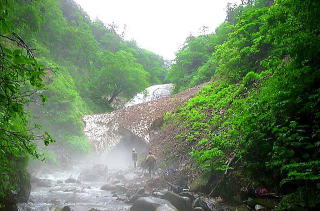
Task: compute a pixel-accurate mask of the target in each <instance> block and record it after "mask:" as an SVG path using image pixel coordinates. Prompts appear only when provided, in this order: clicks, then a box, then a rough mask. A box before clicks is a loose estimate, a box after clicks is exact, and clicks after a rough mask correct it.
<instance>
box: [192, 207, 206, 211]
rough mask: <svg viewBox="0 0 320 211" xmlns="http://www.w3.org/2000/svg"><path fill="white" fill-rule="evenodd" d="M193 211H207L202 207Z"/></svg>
mask: <svg viewBox="0 0 320 211" xmlns="http://www.w3.org/2000/svg"><path fill="white" fill-rule="evenodd" d="M193 211H205V210H204V209H203V208H202V207H195V208H193Z"/></svg>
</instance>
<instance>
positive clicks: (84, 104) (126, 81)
mask: <svg viewBox="0 0 320 211" xmlns="http://www.w3.org/2000/svg"><path fill="white" fill-rule="evenodd" d="M11 8H12V10H10V11H9V12H8V13H9V16H10V20H11V21H12V23H13V24H15V26H19V27H15V30H16V33H17V34H19V35H21V36H22V38H23V39H24V40H25V41H26V42H27V44H28V45H29V46H30V47H32V48H34V49H35V50H34V53H35V56H36V58H37V59H38V61H39V63H41V64H43V65H44V66H45V67H46V72H47V75H46V78H45V83H46V85H47V87H46V89H45V90H43V92H42V94H44V95H45V96H46V97H47V98H48V103H45V104H44V106H43V105H36V104H31V105H30V109H31V110H32V113H33V114H36V118H37V117H38V119H36V120H35V121H36V122H37V123H40V124H41V125H42V126H43V128H44V129H46V130H47V131H48V132H49V133H50V134H52V135H53V136H54V137H55V138H56V140H57V141H62V142H67V143H68V144H67V146H68V145H70V146H71V147H72V148H75V149H77V148H78V149H82V150H88V143H87V141H86V140H85V138H84V136H83V132H82V127H83V123H82V120H81V116H82V115H83V114H88V113H92V112H95V113H97V112H106V111H110V110H112V106H111V105H112V103H113V101H114V100H115V99H116V98H117V97H122V98H126V99H128V98H130V97H132V96H133V95H134V94H135V93H137V92H139V91H141V90H142V89H144V88H145V87H147V86H149V85H150V84H156V83H160V82H161V81H163V79H164V77H165V68H164V60H163V59H162V58H161V57H160V56H157V55H155V54H153V53H152V52H149V51H147V50H144V49H140V48H139V47H138V46H137V45H136V44H135V42H134V41H124V40H123V38H122V37H121V35H119V34H117V32H116V28H117V26H116V25H114V24H113V25H109V26H105V25H104V24H103V23H102V22H101V21H99V20H96V21H91V20H90V19H89V17H88V15H87V14H86V13H85V12H84V11H83V10H82V9H81V8H80V7H79V6H78V5H77V4H76V3H74V2H73V1H72V0H45V1H30V2H29V1H28V2H26V1H23V0H21V1H14V2H13V3H12V5H11Z"/></svg>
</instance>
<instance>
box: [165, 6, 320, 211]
mask: <svg viewBox="0 0 320 211" xmlns="http://www.w3.org/2000/svg"><path fill="white" fill-rule="evenodd" d="M319 15H320V2H319V1H313V0H277V1H270V0H256V1H244V2H243V4H241V5H240V6H233V5H229V7H228V15H227V18H226V21H225V22H224V23H223V24H222V25H220V26H219V27H218V28H217V30H216V32H215V33H214V34H209V35H201V36H198V37H192V36H190V37H189V38H188V39H187V40H186V43H185V45H184V47H183V48H182V49H181V50H180V51H179V52H178V53H177V57H176V59H175V63H174V64H173V66H172V67H171V69H170V71H169V73H168V78H169V79H170V80H171V81H173V82H174V83H175V84H176V90H177V91H180V90H184V89H186V88H189V87H192V86H194V85H197V84H200V83H203V82H206V81H211V83H210V84H209V85H207V86H205V87H204V88H203V89H202V91H201V92H200V93H199V94H198V96H196V97H194V98H193V99H191V100H190V101H189V102H188V103H187V104H186V105H185V106H184V107H183V108H181V109H178V111H177V112H174V113H171V114H168V115H167V116H166V117H165V118H166V120H167V122H169V123H170V122H175V124H176V127H179V128H180V130H178V131H180V132H179V133H177V134H175V137H176V138H175V142H178V143H179V142H188V143H187V144H188V145H189V146H190V145H191V146H190V150H191V152H190V155H191V157H192V158H193V159H194V160H195V161H196V162H197V164H198V165H196V168H198V167H200V168H202V169H203V170H204V172H207V174H209V175H217V174H220V175H223V174H224V173H227V174H228V175H229V180H230V181H232V183H237V182H239V179H241V181H240V183H241V185H240V186H242V187H245V186H248V185H249V184H251V185H253V186H264V187H268V188H270V189H272V190H273V191H275V192H281V193H282V194H284V195H285V196H284V197H283V199H282V201H281V203H280V205H279V209H298V208H300V209H302V207H304V208H309V209H311V208H312V207H313V208H314V207H316V206H319V205H320V198H319V196H320V193H319V179H320V160H319V158H320V154H319V153H320V148H319V147H320V142H319V140H320V139H319V138H320V128H319V125H320V119H319V117H320V116H319V114H320V113H319V112H320V110H319V109H320V101H319V100H320V69H319V68H320V63H319V56H320V50H319V49H320V25H319V23H318V19H317V17H319ZM170 149H172V147H168V150H170ZM165 153H168V151H166V152H165ZM232 177H234V178H233V179H231V178H232ZM230 181H229V183H230ZM224 182H225V183H228V182H226V181H224ZM210 185H211V188H212V189H214V190H215V191H218V192H219V191H220V194H221V192H223V191H226V189H229V191H231V190H230V189H231V188H230V186H229V187H228V186H227V187H225V189H223V188H221V187H219V185H215V184H210ZM220 186H221V185H220ZM219 188H220V189H219ZM212 189H211V190H212ZM228 194H230V192H229V193H228Z"/></svg>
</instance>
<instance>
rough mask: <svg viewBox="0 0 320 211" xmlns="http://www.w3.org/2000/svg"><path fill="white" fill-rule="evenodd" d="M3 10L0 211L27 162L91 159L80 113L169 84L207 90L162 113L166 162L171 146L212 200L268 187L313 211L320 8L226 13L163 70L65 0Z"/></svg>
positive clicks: (282, 2)
mask: <svg viewBox="0 0 320 211" xmlns="http://www.w3.org/2000/svg"><path fill="white" fill-rule="evenodd" d="M0 2H1V4H0V14H1V15H0V55H1V58H0V59H1V60H0V70H1V72H0V147H1V148H0V162H1V165H0V205H1V204H3V203H5V202H6V200H7V199H8V197H9V195H10V194H11V190H15V192H16V193H17V195H19V194H20V192H23V191H24V190H25V188H23V187H22V186H23V185H24V184H27V183H28V182H26V180H28V176H27V171H26V166H27V163H28V160H29V159H30V158H31V157H33V158H37V159H40V160H41V159H46V160H48V161H49V162H53V163H54V162H59V161H66V160H69V159H70V157H68V156H74V154H79V155H81V154H83V153H85V152H88V151H89V150H90V144H89V143H88V140H87V138H86V137H85V136H84V133H83V124H84V123H83V121H82V119H81V118H82V116H83V115H85V114H93V113H102V112H109V111H112V110H113V109H115V107H116V106H115V105H117V104H119V102H121V101H125V100H126V99H129V98H130V97H132V96H133V95H134V94H136V93H137V92H139V91H141V90H143V89H144V88H146V87H147V86H149V85H152V84H160V83H164V82H165V81H166V82H172V83H174V85H175V92H180V91H183V90H186V89H188V88H191V87H194V86H196V85H200V84H203V83H205V82H208V85H205V86H204V87H203V88H202V90H201V91H200V92H199V93H198V94H197V95H196V96H195V97H193V98H191V99H190V100H189V101H188V102H187V103H185V104H184V105H183V106H181V107H180V108H178V109H177V110H176V111H173V112H170V113H167V114H166V115H165V116H164V125H163V126H162V130H166V128H170V127H172V125H173V127H174V128H177V129H175V130H173V131H172V133H173V134H170V137H171V139H169V138H168V141H167V143H166V144H167V145H163V146H162V152H161V153H162V154H163V156H162V157H163V158H164V160H163V162H164V164H163V165H167V164H172V163H173V162H174V161H176V160H177V159H176V157H175V156H173V157H172V155H175V154H177V153H178V152H177V148H176V147H173V146H178V147H180V148H183V149H181V151H182V152H183V153H184V154H185V155H186V156H187V157H188V158H190V160H192V162H191V165H186V166H185V168H186V170H188V171H195V172H200V174H201V175H202V176H203V175H205V177H206V178H207V183H206V184H205V186H206V190H205V191H206V192H207V193H208V194H210V195H211V196H222V197H224V198H232V199H230V200H231V201H237V199H236V197H233V196H235V195H236V193H235V192H237V191H240V189H241V188H243V187H247V188H250V187H266V188H267V189H268V190H270V192H274V193H276V194H277V195H280V196H281V199H280V200H279V204H278V205H277V209H279V210H297V209H298V210H299V209H300V210H311V209H316V208H319V207H320V187H319V182H320V159H319V158H320V62H319V57H320V25H319V21H318V18H319V17H320V2H319V1H317V0H243V1H242V3H241V4H240V5H233V4H229V5H228V8H227V17H226V20H225V22H224V23H222V24H221V25H220V26H219V27H218V28H217V29H216V30H215V32H214V33H212V34H202V35H199V36H192V35H191V36H189V37H188V38H187V39H186V41H185V43H184V45H183V46H182V47H181V49H180V50H179V51H178V52H177V54H176V58H175V59H174V61H173V63H172V65H171V66H170V67H167V64H168V63H167V61H165V60H164V59H163V58H162V57H161V56H158V55H156V54H154V53H152V52H150V51H148V50H145V49H141V48H139V47H138V45H137V44H136V43H135V41H125V40H124V38H123V36H122V35H121V33H119V32H118V31H117V26H116V25H114V24H111V25H105V24H104V23H102V22H101V21H99V20H95V21H92V20H90V18H89V17H88V15H87V14H86V13H85V12H84V11H83V10H82V9H81V8H80V7H79V6H78V5H77V4H75V3H74V2H73V1H72V0H41V1H40V0H39V1H26V0H0ZM172 137H174V138H172ZM52 142H56V143H52ZM51 143H52V144H51ZM47 145H51V149H53V150H51V152H50V153H49V152H48V151H46V150H45V149H46V148H44V147H42V146H47ZM58 150H59V153H55V151H58ZM69 152H72V153H73V154H72V155H70V153H69ZM161 162H162V161H161ZM165 162H166V163H165ZM234 186H237V187H236V188H235V187H234ZM22 195H23V193H21V197H22ZM26 200H27V199H21V200H20V201H26Z"/></svg>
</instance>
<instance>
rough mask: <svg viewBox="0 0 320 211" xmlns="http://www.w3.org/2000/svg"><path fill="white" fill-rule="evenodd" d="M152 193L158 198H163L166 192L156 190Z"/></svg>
mask: <svg viewBox="0 0 320 211" xmlns="http://www.w3.org/2000/svg"><path fill="white" fill-rule="evenodd" d="M152 195H153V196H155V197H158V198H163V196H164V193H163V192H159V191H156V192H153V193H152Z"/></svg>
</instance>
